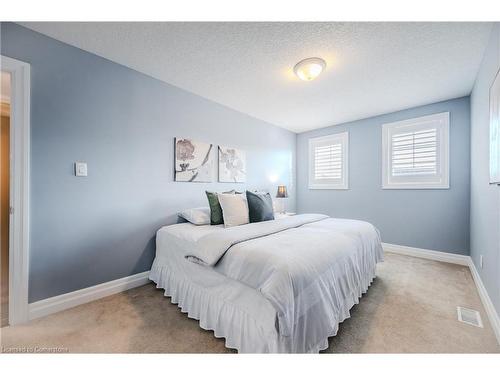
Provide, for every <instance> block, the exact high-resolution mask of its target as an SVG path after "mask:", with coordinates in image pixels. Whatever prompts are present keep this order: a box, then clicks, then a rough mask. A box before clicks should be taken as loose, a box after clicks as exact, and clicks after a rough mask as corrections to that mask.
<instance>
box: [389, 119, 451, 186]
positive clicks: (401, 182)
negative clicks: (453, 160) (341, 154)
mask: <svg viewBox="0 0 500 375" xmlns="http://www.w3.org/2000/svg"><path fill="white" fill-rule="evenodd" d="M449 118H450V114H449V113H448V112H445V113H438V114H435V115H430V116H424V117H419V118H414V119H410V120H405V121H399V122H393V123H390V124H384V125H383V127H382V152H383V155H382V163H383V164H382V187H383V188H384V189H448V188H449V187H450V185H449V173H448V169H449V165H448V142H449V127H450V126H449Z"/></svg>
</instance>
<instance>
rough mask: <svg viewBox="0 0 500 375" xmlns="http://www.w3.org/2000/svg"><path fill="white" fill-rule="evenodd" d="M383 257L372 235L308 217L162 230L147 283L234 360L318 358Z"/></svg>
mask: <svg viewBox="0 0 500 375" xmlns="http://www.w3.org/2000/svg"><path fill="white" fill-rule="evenodd" d="M382 260H383V251H382V246H381V241H380V235H379V232H378V230H377V229H376V228H375V227H374V226H373V225H372V224H370V223H367V222H364V221H358V220H347V219H337V218H331V217H328V216H325V215H318V214H305V215H296V216H291V217H284V218H280V219H277V220H270V221H265V222H259V223H251V224H246V225H241V226H237V227H232V228H224V226H223V225H193V224H191V223H181V224H175V225H170V226H165V227H163V228H161V229H160V230H159V231H158V232H157V235H156V257H155V260H154V262H153V265H152V269H151V273H150V279H151V280H152V281H154V282H155V283H156V285H157V287H158V288H162V289H164V290H165V296H169V297H171V302H172V303H175V304H178V306H179V307H180V308H181V311H182V312H185V313H187V314H188V317H190V318H193V319H197V320H199V324H200V327H201V328H203V329H206V330H213V331H214V334H215V336H216V337H223V338H225V342H226V347H228V348H233V349H237V350H238V352H240V353H317V352H319V351H320V350H323V349H326V348H327V347H328V337H330V336H334V335H335V334H336V333H337V330H338V326H339V323H341V322H342V321H344V320H345V319H347V318H348V317H349V316H350V315H349V310H350V309H351V308H352V306H354V305H355V304H357V303H358V302H359V299H360V298H361V296H362V294H363V293H365V292H366V291H367V289H368V287H369V286H370V284H371V282H372V281H373V279H374V278H375V269H376V264H377V263H378V262H380V261H382Z"/></svg>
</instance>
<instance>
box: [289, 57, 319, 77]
mask: <svg viewBox="0 0 500 375" xmlns="http://www.w3.org/2000/svg"><path fill="white" fill-rule="evenodd" d="M325 68H326V62H325V60H323V59H320V58H319V57H310V58H308V59H304V60H302V61H299V62H298V63H297V64H296V65H295V66H294V67H293V71H294V73H295V75H296V76H297V77H299V78H300V79H301V80H303V81H312V80H313V79H315V78H316V77H318V76H319V75H320V74H321V72H323V70H325Z"/></svg>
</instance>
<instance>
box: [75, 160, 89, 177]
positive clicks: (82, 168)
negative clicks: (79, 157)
mask: <svg viewBox="0 0 500 375" xmlns="http://www.w3.org/2000/svg"><path fill="white" fill-rule="evenodd" d="M75 176H77V177H87V163H84V162H82V161H77V162H76V163H75Z"/></svg>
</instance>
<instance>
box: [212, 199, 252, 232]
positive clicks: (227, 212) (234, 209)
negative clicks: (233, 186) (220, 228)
mask: <svg viewBox="0 0 500 375" xmlns="http://www.w3.org/2000/svg"><path fill="white" fill-rule="evenodd" d="M219 203H220V205H221V207H222V215H223V216H224V226H225V227H226V228H229V227H234V226H236V225H243V224H248V223H249V218H248V205H247V200H246V199H245V196H244V195H243V194H220V195H219Z"/></svg>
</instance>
